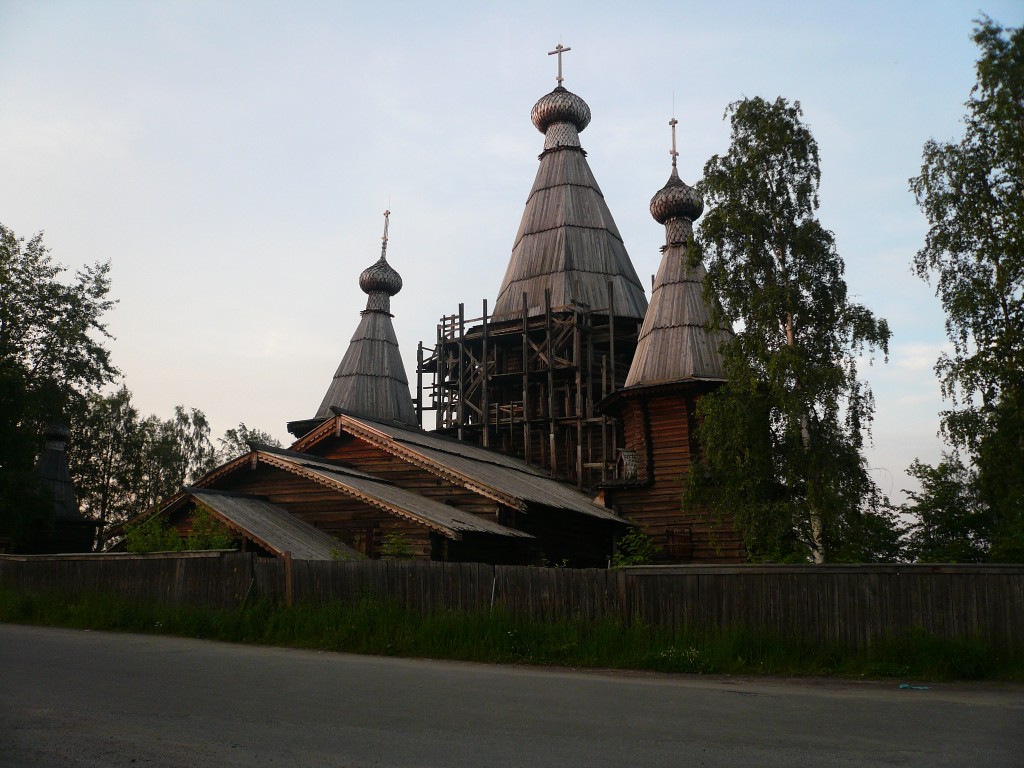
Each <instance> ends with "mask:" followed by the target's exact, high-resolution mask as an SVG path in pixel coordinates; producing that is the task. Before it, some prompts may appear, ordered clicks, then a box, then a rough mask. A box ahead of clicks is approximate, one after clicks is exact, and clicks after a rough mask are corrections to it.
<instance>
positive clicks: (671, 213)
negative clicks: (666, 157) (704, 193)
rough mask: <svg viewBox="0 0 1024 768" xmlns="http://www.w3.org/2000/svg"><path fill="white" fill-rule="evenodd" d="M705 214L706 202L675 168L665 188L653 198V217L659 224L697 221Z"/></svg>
mask: <svg viewBox="0 0 1024 768" xmlns="http://www.w3.org/2000/svg"><path fill="white" fill-rule="evenodd" d="M702 213H704V201H703V200H702V199H701V197H700V195H699V194H698V193H697V190H695V189H694V188H693V187H691V186H690V185H689V184H687V183H686V182H684V181H683V180H682V179H680V178H679V173H678V172H677V171H676V169H675V166H674V165H673V167H672V175H671V176H669V177H668V181H667V182H666V183H665V186H664V187H662V188H661V189H659V190H658V191H657V192H656V193H655V194H654V197H652V198H651V216H653V217H654V220H655V221H657V222H658V223H659V224H664V223H665V222H667V221H669V220H670V219H689V220H690V221H696V220H697V219H698V218H699V217H700V215H701V214H702Z"/></svg>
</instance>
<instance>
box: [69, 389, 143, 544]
mask: <svg viewBox="0 0 1024 768" xmlns="http://www.w3.org/2000/svg"><path fill="white" fill-rule="evenodd" d="M146 437H147V435H146V433H145V431H144V430H143V429H142V422H141V420H140V418H139V413H138V410H136V408H135V406H134V405H132V402H131V392H129V391H128V389H127V387H125V386H124V385H123V384H122V385H121V387H120V388H119V389H117V390H116V391H115V392H113V393H112V394H109V395H102V394H99V393H92V394H90V395H89V396H88V397H87V398H86V401H85V403H84V407H83V408H82V409H81V411H79V413H78V414H77V416H76V418H75V420H74V433H73V436H72V440H71V442H70V444H69V445H68V466H69V468H70V470H71V474H72V477H73V478H74V482H75V492H76V494H77V496H78V501H79V505H80V506H81V510H82V513H83V514H84V515H86V516H87V517H90V518H92V519H93V520H96V521H98V522H99V523H100V531H99V541H98V549H103V547H104V543H105V540H106V539H105V537H106V530H107V528H108V527H109V526H110V525H111V524H115V523H119V522H123V521H125V520H127V519H128V518H130V517H131V516H132V515H133V514H134V513H135V512H136V511H137V510H138V509H139V504H140V499H139V496H140V488H141V486H142V484H143V468H144V466H145V463H144V462H143V461H142V456H143V455H144V454H145V451H146V447H147V441H146ZM142 503H145V502H142Z"/></svg>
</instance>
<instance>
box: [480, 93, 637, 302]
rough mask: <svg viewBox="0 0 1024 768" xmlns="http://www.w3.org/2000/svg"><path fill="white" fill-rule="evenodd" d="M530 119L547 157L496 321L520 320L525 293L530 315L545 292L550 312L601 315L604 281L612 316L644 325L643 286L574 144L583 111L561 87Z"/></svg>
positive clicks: (585, 111) (587, 113)
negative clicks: (573, 308) (580, 306)
mask: <svg viewBox="0 0 1024 768" xmlns="http://www.w3.org/2000/svg"><path fill="white" fill-rule="evenodd" d="M584 118H585V119H584ZM533 119H534V125H536V126H537V128H538V129H539V130H541V132H542V133H544V134H545V144H544V147H545V151H544V153H543V154H542V155H541V156H540V168H538V169H537V177H536V179H535V180H534V183H533V188H532V189H531V190H530V195H529V197H528V198H527V201H526V208H525V210H524V211H523V218H522V221H521V223H520V225H519V232H518V233H517V234H516V239H515V244H514V245H513V247H512V256H511V258H510V259H509V263H508V268H507V269H506V271H505V278H504V280H503V281H502V283H501V288H500V290H499V291H498V298H497V301H496V302H495V304H494V317H495V318H496V319H499V320H500V319H503V318H509V317H515V316H518V315H520V314H521V313H522V306H523V298H522V297H523V293H524V292H525V293H526V294H527V303H528V306H529V310H528V311H529V314H530V315H531V316H532V315H537V314H540V313H542V312H543V311H544V306H545V298H544V297H545V291H547V290H550V291H551V306H552V307H561V306H568V305H570V304H572V303H573V302H574V301H575V302H579V303H584V304H588V305H589V306H591V307H593V308H604V307H607V306H608V283H609V281H610V282H611V283H612V293H613V297H614V303H615V314H616V315H618V316H623V317H634V318H638V319H639V318H642V317H643V316H644V311H645V310H646V309H647V298H646V296H645V295H644V289H643V285H642V284H641V283H640V279H639V278H638V277H637V274H636V270H635V269H633V264H632V262H630V260H629V254H628V253H627V252H626V247H625V246H624V245H623V243H622V236H621V235H620V234H619V230H618V227H616V226H615V221H614V220H613V219H612V214H611V211H610V210H609V209H608V205H607V203H606V202H605V200H604V195H603V194H602V193H601V189H600V187H599V186H598V184H597V180H596V179H595V178H594V174H593V172H592V171H591V170H590V166H589V165H588V163H587V158H586V152H584V151H583V148H582V147H581V146H580V143H579V131H581V130H583V128H585V127H586V125H587V123H588V122H589V120H590V109H589V107H587V106H586V104H585V103H584V102H583V100H582V99H580V98H579V97H578V96H576V95H575V94H572V93H570V92H569V91H566V90H565V89H564V88H561V86H559V88H556V89H555V91H553V92H552V93H550V94H548V95H547V96H545V97H542V99H541V100H540V101H538V102H537V105H536V106H535V107H534V111H533Z"/></svg>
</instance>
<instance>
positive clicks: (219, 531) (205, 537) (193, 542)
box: [125, 504, 235, 552]
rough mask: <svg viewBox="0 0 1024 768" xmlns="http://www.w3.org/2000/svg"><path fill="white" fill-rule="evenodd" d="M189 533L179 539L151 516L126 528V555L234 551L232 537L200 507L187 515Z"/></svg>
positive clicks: (162, 519) (158, 518) (167, 525)
mask: <svg viewBox="0 0 1024 768" xmlns="http://www.w3.org/2000/svg"><path fill="white" fill-rule="evenodd" d="M189 519H190V522H191V524H192V530H191V531H190V532H189V534H188V536H186V537H185V538H182V536H181V534H180V533H179V532H178V529H177V528H175V527H174V526H172V525H170V523H169V522H168V521H167V518H166V517H164V516H163V515H159V514H153V515H149V516H148V517H146V518H145V519H144V520H142V521H140V522H137V523H133V524H131V525H129V526H127V528H126V529H125V548H126V549H127V550H128V551H129V552H180V551H182V550H198V549H234V548H235V535H234V534H233V533H232V532H231V529H230V528H228V527H227V526H226V525H224V524H223V523H222V522H220V520H218V519H217V518H216V516H215V515H214V514H213V512H212V511H211V510H210V509H209V508H208V507H206V506H205V505H203V504H198V505H196V508H195V509H193V510H192V512H191V514H190V515H189Z"/></svg>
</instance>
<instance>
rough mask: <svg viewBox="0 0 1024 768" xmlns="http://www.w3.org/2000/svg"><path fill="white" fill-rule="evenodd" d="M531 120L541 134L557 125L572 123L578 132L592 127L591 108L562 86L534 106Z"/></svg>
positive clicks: (541, 98)
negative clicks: (550, 126) (549, 127)
mask: <svg viewBox="0 0 1024 768" xmlns="http://www.w3.org/2000/svg"><path fill="white" fill-rule="evenodd" d="M530 119H531V120H532V121H533V124H534V126H536V128H537V130H538V131H540V132H541V133H544V132H545V131H547V129H548V126H549V125H553V124H555V123H572V124H573V125H575V126H576V130H577V131H582V130H583V129H584V128H586V127H587V126H588V125H590V107H589V106H587V102H585V101H584V100H583V99H581V98H580V97H579V96H577V95H576V94H575V93H573V92H572V91H570V90H567V89H566V88H563V87H562V86H561V85H560V86H558V87H557V88H555V90H553V91H552V92H551V93H549V94H547V95H545V96H541V97H540V99H539V100H538V101H537V103H536V104H534V105H533V110H531V112H530Z"/></svg>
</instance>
